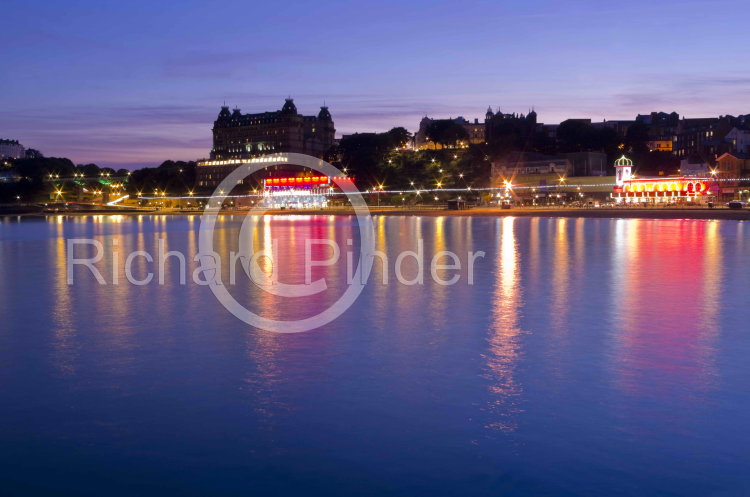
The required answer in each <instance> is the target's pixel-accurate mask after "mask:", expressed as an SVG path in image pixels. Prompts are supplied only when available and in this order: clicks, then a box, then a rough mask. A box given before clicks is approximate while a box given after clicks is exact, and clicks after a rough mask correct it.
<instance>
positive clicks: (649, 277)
mask: <svg viewBox="0 0 750 497" xmlns="http://www.w3.org/2000/svg"><path fill="white" fill-rule="evenodd" d="M720 245H721V244H720V238H719V235H718V231H717V230H716V229H715V228H714V227H713V226H712V222H684V221H660V222H659V223H656V222H653V221H645V220H628V221H624V220H618V221H616V229H615V234H614V247H615V253H614V259H613V265H614V268H615V271H614V274H615V279H614V282H613V283H614V290H615V291H614V293H613V295H614V300H613V302H612V307H613V312H614V316H613V318H614V330H615V340H616V342H615V343H616V344H617V352H616V362H615V364H613V371H615V373H616V384H617V388H618V389H619V390H620V391H621V392H622V393H623V394H626V395H631V396H640V397H647V398H651V399H654V400H657V399H660V398H663V397H664V396H666V395H669V396H675V397H676V399H677V400H678V401H679V403H680V404H682V405H683V406H685V407H687V406H688V405H691V404H694V402H695V398H694V397H695V396H696V395H698V394H699V392H704V393H705V392H707V390H708V389H710V388H712V387H713V385H714V382H715V366H714V359H713V357H714V354H715V350H714V347H715V340H716V338H717V330H718V326H717V316H718V312H719V303H720V300H721V293H720V292H721V290H720V287H719V283H718V282H719V280H720V279H721V278H722V272H723V268H722V265H721V260H722V259H721V246H720ZM675 388H679V391H675ZM680 391H681V392H685V393H686V392H690V394H689V396H683V394H682V393H680ZM655 411H659V407H658V404H652V405H651V406H650V407H649V408H648V409H645V410H642V411H640V412H638V413H631V414H635V415H636V417H638V418H643V417H650V418H652V419H653V417H654V416H657V415H661V416H669V417H670V418H671V419H673V420H674V419H676V418H679V417H680V416H681V415H682V413H680V412H676V411H674V409H670V410H669V412H661V413H659V414H657V413H656V412H655Z"/></svg>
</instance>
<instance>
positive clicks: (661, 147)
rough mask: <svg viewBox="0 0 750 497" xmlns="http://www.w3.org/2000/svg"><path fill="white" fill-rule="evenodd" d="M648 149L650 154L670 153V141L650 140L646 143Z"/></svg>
mask: <svg viewBox="0 0 750 497" xmlns="http://www.w3.org/2000/svg"><path fill="white" fill-rule="evenodd" d="M646 146H648V149H649V150H650V151H651V152H671V151H672V140H669V139H666V138H661V139H658V140H651V141H649V142H648V143H646Z"/></svg>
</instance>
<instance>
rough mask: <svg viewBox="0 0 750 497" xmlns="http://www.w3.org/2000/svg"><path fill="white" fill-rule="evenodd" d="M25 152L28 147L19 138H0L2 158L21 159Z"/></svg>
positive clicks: (0, 156) (0, 157)
mask: <svg viewBox="0 0 750 497" xmlns="http://www.w3.org/2000/svg"><path fill="white" fill-rule="evenodd" d="M25 153H26V149H25V148H23V145H21V144H20V143H18V140H5V139H0V159H20V158H23V157H24V155H25Z"/></svg>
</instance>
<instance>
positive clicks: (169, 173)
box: [127, 160, 196, 195]
mask: <svg viewBox="0 0 750 497" xmlns="http://www.w3.org/2000/svg"><path fill="white" fill-rule="evenodd" d="M195 166H196V164H195V162H193V161H189V162H186V161H172V160H167V161H164V162H162V163H161V165H159V166H158V167H144V168H142V169H138V170H136V171H133V172H132V174H131V175H130V179H129V181H128V186H127V188H128V192H129V193H131V194H139V193H142V194H143V195H151V194H154V193H155V192H157V191H158V193H159V194H161V193H164V192H166V194H168V195H185V194H186V193H187V192H189V191H192V190H193V188H194V186H195V179H196V172H195Z"/></svg>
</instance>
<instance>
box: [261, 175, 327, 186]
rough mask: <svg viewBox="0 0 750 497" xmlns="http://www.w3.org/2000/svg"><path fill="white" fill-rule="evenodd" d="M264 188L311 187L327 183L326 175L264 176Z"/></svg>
mask: <svg viewBox="0 0 750 497" xmlns="http://www.w3.org/2000/svg"><path fill="white" fill-rule="evenodd" d="M263 183H264V185H265V187H266V188H283V187H298V186H299V187H311V186H321V185H327V184H328V183H329V178H328V176H297V177H294V178H266V179H265V180H263Z"/></svg>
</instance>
